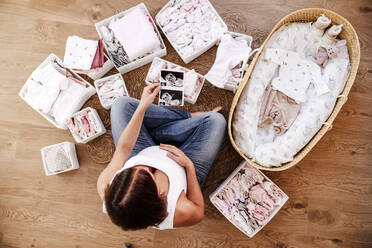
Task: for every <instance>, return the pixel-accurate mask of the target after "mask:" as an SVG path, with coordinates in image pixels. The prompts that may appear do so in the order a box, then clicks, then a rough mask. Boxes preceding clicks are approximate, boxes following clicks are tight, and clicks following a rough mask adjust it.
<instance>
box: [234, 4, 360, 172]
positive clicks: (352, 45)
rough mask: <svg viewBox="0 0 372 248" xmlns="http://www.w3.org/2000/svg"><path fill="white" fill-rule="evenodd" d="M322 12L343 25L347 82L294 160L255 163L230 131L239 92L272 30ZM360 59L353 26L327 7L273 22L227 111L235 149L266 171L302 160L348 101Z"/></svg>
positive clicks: (357, 41)
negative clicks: (270, 164)
mask: <svg viewBox="0 0 372 248" xmlns="http://www.w3.org/2000/svg"><path fill="white" fill-rule="evenodd" d="M321 14H325V15H326V16H327V17H328V18H330V19H331V20H332V24H344V26H343V29H342V32H341V34H340V35H339V37H340V38H341V39H344V40H346V41H347V48H348V50H349V56H350V66H351V71H350V75H349V78H348V80H347V81H346V84H345V88H344V90H343V91H342V93H341V96H342V97H339V98H338V100H337V101H336V104H335V107H334V109H333V111H332V113H331V115H330V116H329V118H328V120H327V122H326V125H323V127H322V128H321V129H320V130H319V131H318V132H317V133H316V135H314V137H313V138H312V139H311V140H310V141H309V143H308V144H307V145H306V146H305V147H304V148H303V149H302V150H301V151H299V152H298V153H297V154H296V155H295V156H294V159H293V160H292V161H290V162H288V163H285V164H283V165H282V166H280V167H264V166H261V165H259V164H257V163H255V162H253V161H252V160H251V159H249V158H248V157H247V156H246V155H245V154H244V153H243V152H241V151H240V150H239V148H238V147H237V146H236V144H235V141H234V137H233V133H232V121H233V115H234V111H235V107H236V105H237V103H238V101H239V98H240V95H241V94H242V91H243V89H244V87H245V86H246V84H247V83H248V80H249V78H250V75H251V74H252V72H253V70H254V67H255V65H256V62H257V60H258V57H259V56H260V54H261V52H262V51H263V49H264V48H265V46H266V43H267V42H268V40H269V39H270V38H271V36H272V35H273V34H274V32H275V31H277V30H278V29H279V28H280V27H281V26H282V25H284V24H286V23H290V22H314V21H316V19H317V18H318V17H319V16H320V15H321ZM359 59H360V47H359V40H358V36H357V34H356V32H355V30H354V28H353V26H352V25H351V24H350V23H349V22H348V21H347V20H346V19H345V18H343V17H342V16H340V15H338V14H336V13H335V12H333V11H330V10H326V9H320V8H311V9H301V10H298V11H295V12H292V13H291V14H289V15H287V16H286V17H284V18H283V19H282V20H281V21H280V22H279V23H278V24H276V25H275V27H274V28H273V30H272V31H271V33H270V34H269V36H268V37H267V38H266V40H265V41H264V43H263V44H262V45H261V47H260V48H259V51H258V52H257V53H256V55H255V57H254V58H253V60H252V62H251V64H250V65H249V67H248V69H247V72H246V74H245V76H244V79H243V81H242V82H241V84H240V86H239V88H238V90H237V92H236V94H235V96H234V99H233V101H232V105H231V109H230V113H229V122H228V132H229V137H230V141H231V143H232V145H233V147H234V148H235V150H236V151H237V152H238V153H239V154H240V155H241V156H242V157H243V158H244V159H245V160H246V161H247V162H248V163H249V164H251V165H252V166H254V167H256V168H258V169H261V170H268V171H281V170H286V169H288V168H290V167H292V166H294V165H296V164H297V163H298V162H300V161H301V159H303V158H304V157H305V156H306V154H307V153H308V152H310V150H311V149H312V148H313V147H314V146H315V144H316V143H317V142H318V141H319V140H320V139H321V138H322V137H323V135H324V134H325V133H326V132H327V131H328V130H329V129H331V128H332V123H333V121H334V119H335V118H336V116H337V114H338V113H339V112H340V110H341V108H342V106H343V105H344V103H345V102H346V101H347V96H348V94H349V91H350V89H351V86H352V85H353V83H354V79H355V76H356V73H357V70H358V66H359Z"/></svg>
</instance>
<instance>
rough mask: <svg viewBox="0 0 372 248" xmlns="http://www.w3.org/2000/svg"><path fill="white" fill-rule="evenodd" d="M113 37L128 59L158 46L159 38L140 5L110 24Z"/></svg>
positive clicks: (141, 55)
mask: <svg viewBox="0 0 372 248" xmlns="http://www.w3.org/2000/svg"><path fill="white" fill-rule="evenodd" d="M110 28H111V29H112V31H113V32H114V35H115V37H116V38H117V39H118V40H119V42H120V43H121V45H122V46H123V47H124V50H125V52H126V53H127V55H128V57H129V59H130V60H135V59H137V58H139V57H143V56H145V55H146V54H147V53H150V52H152V51H153V50H155V49H156V48H157V47H160V40H159V38H158V36H157V34H156V32H155V30H154V26H153V24H152V23H151V21H150V18H149V17H148V16H147V15H146V14H145V12H144V10H143V9H141V8H140V7H138V8H135V9H134V10H132V11H131V12H129V13H128V14H127V15H125V16H124V17H122V18H120V19H119V20H117V21H115V22H113V23H111V24H110Z"/></svg>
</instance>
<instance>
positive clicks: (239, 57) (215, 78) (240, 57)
mask: <svg viewBox="0 0 372 248" xmlns="http://www.w3.org/2000/svg"><path fill="white" fill-rule="evenodd" d="M251 50H252V49H251V48H250V47H249V46H248V44H247V42H246V41H245V40H235V39H234V38H233V37H232V36H231V35H230V34H225V35H223V36H222V38H221V42H220V44H219V46H218V49H217V55H216V60H215V61H214V64H213V66H212V68H211V69H210V70H209V72H208V73H207V74H206V75H205V78H206V79H207V80H208V81H209V82H211V83H212V84H213V85H214V86H216V87H219V88H223V87H224V85H225V82H226V81H227V80H228V79H230V78H231V77H232V74H233V72H232V70H233V69H234V68H235V67H236V66H237V65H239V64H240V63H243V62H244V61H247V60H248V58H249V55H250V52H251Z"/></svg>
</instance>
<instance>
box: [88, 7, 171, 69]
mask: <svg viewBox="0 0 372 248" xmlns="http://www.w3.org/2000/svg"><path fill="white" fill-rule="evenodd" d="M135 8H144V9H145V10H146V12H147V14H148V16H149V17H150V19H151V22H152V24H153V26H154V30H155V31H156V33H157V36H158V38H159V40H160V43H161V45H162V47H163V48H162V49H160V50H157V51H155V52H153V53H151V54H149V55H146V56H145V57H142V58H139V59H136V60H134V61H132V62H130V63H128V64H126V65H124V66H121V67H117V66H116V65H115V63H114V62H112V63H113V64H114V66H115V68H116V69H117V70H118V71H119V72H120V73H122V74H123V73H126V72H129V71H132V70H134V69H137V68H138V67H141V66H143V65H146V64H148V63H150V62H151V61H152V60H153V58H154V57H162V56H165V55H167V48H166V47H165V44H164V41H163V39H162V38H161V35H160V33H159V30H158V28H157V27H156V25H155V22H154V20H153V19H152V17H151V15H150V12H149V11H148V9H147V7H146V5H145V4H144V3H140V4H138V5H136V6H134V7H132V8H130V9H127V10H125V11H123V12H120V13H119V14H116V15H113V16H111V17H108V18H106V19H104V20H102V21H100V22H97V23H96V24H95V27H96V30H97V33H98V35H99V37H100V38H101V39H102V40H103V45H104V47H105V49H106V51H107V54H108V56H109V57H110V59H111V60H112V61H113V59H112V58H111V55H110V52H108V51H109V50H108V48H107V47H106V42H105V41H104V39H103V35H102V33H101V30H100V27H101V26H108V25H109V24H110V21H111V20H112V19H113V18H121V17H123V16H125V15H126V14H127V13H129V12H130V11H132V10H134V9H135ZM124 49H125V48H124Z"/></svg>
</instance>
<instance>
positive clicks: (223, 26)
mask: <svg viewBox="0 0 372 248" xmlns="http://www.w3.org/2000/svg"><path fill="white" fill-rule="evenodd" d="M203 1H204V0H203ZM183 2H184V1H183V0H171V1H169V2H168V3H167V4H166V5H165V6H164V7H163V8H162V9H161V10H160V11H159V12H158V14H157V15H156V16H155V20H156V24H157V25H158V26H159V28H160V29H161V30H162V32H163V33H164V35H165V37H167V39H168V40H169V43H170V44H171V45H172V47H173V48H174V50H176V52H177V53H178V55H179V56H180V57H181V58H182V60H183V62H184V63H185V64H187V63H189V62H191V61H192V60H194V59H195V58H197V57H199V56H200V55H201V54H203V53H204V52H206V51H207V50H208V49H210V48H211V47H213V46H214V45H215V44H216V43H217V42H218V39H219V37H218V36H216V37H215V38H214V39H212V40H210V41H209V42H208V43H207V44H206V45H204V46H203V47H201V48H200V49H198V50H197V51H194V52H193V53H192V54H190V55H189V56H184V55H182V54H181V53H180V50H179V49H177V46H176V45H175V44H174V42H172V40H171V39H169V35H167V33H166V32H165V31H164V28H163V27H162V25H161V24H160V23H159V14H160V13H161V12H163V11H164V10H165V9H167V8H168V7H173V6H175V5H176V6H177V8H179V7H181V6H182V5H183ZM205 2H206V4H207V6H208V7H209V9H210V10H211V11H212V13H213V14H214V15H215V16H216V19H217V20H218V23H219V24H220V25H221V34H223V33H224V32H226V31H227V25H226V24H225V22H224V21H223V20H222V18H221V17H220V16H219V15H218V13H217V11H216V10H215V8H214V7H213V5H212V4H211V3H210V2H209V1H208V0H205Z"/></svg>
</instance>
